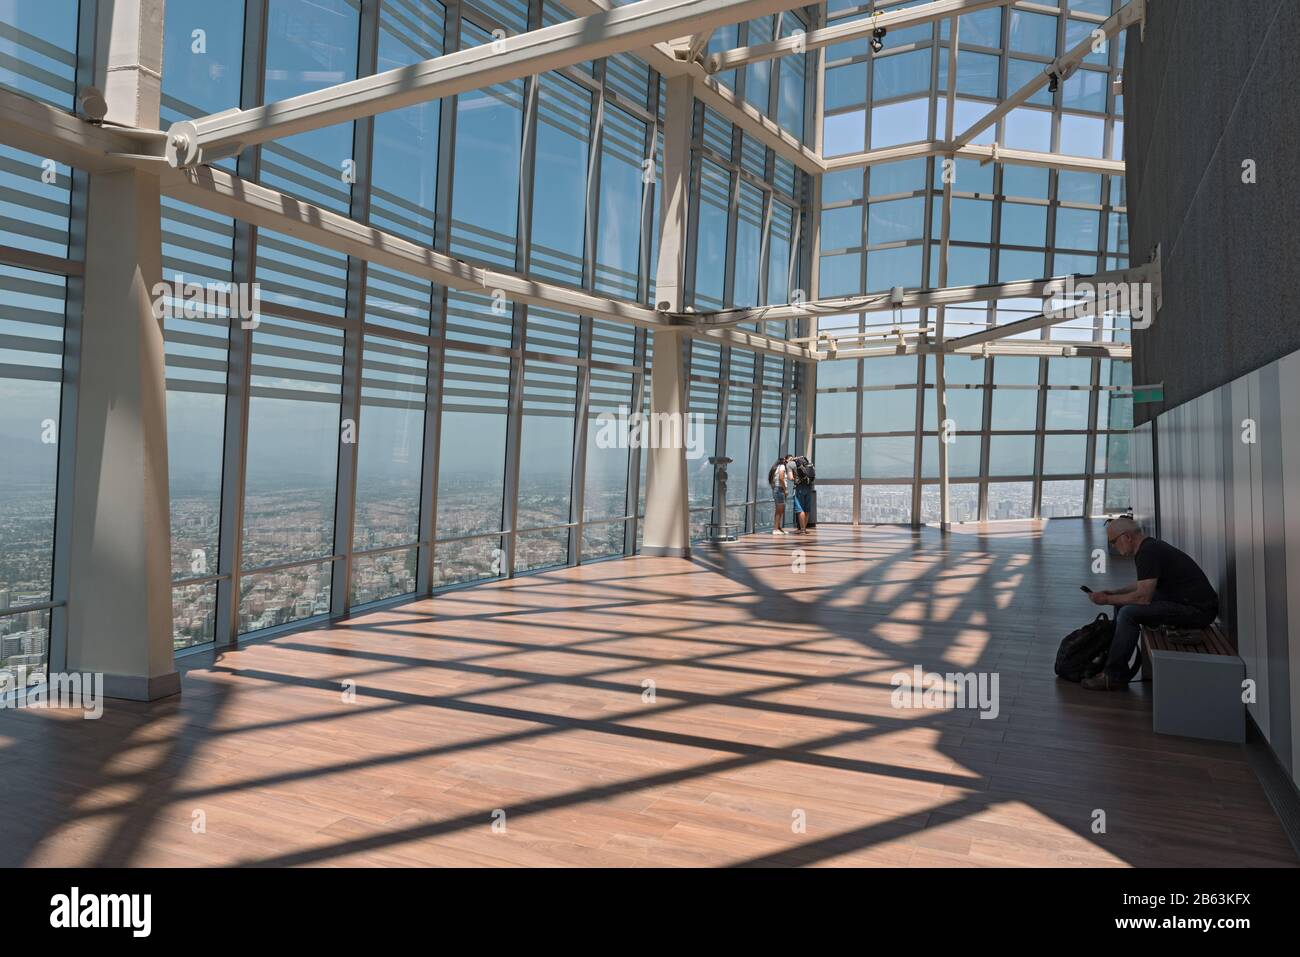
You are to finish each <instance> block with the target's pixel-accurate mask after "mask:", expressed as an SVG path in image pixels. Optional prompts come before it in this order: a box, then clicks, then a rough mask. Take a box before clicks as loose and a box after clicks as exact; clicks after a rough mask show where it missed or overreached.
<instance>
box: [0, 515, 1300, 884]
mask: <svg viewBox="0 0 1300 957" xmlns="http://www.w3.org/2000/svg"><path fill="white" fill-rule="evenodd" d="M1104 541H1105V539H1104V537H1103V535H1102V532H1101V529H1100V527H1099V526H1092V525H1091V524H1090V523H1084V522H1080V521H1057V522H1052V523H1049V524H1047V525H1045V526H1044V525H1039V524H1034V523H1016V524H997V525H990V526H986V527H984V528H979V527H974V526H967V527H960V528H958V529H956V530H955V531H954V532H953V533H952V534H951V535H950V536H949V537H948V538H947V539H946V540H945V539H943V538H942V537H941V536H940V534H939V533H938V532H937V531H936V530H934V529H925V530H922V531H920V532H916V533H913V532H911V531H909V530H906V529H898V528H880V529H872V528H864V529H861V530H853V529H849V528H843V527H834V526H828V527H823V528H820V529H818V530H817V531H816V532H815V533H814V534H812V535H809V536H808V537H807V538H806V539H797V538H776V537H773V536H770V535H763V536H753V537H750V538H747V539H744V540H742V541H740V542H738V543H735V544H731V545H727V546H725V547H724V548H722V549H721V550H717V549H702V550H700V551H699V552H698V554H697V555H696V557H695V558H693V559H692V560H689V561H687V560H678V559H627V560H619V561H612V562H603V563H598V564H593V565H588V566H584V567H581V568H573V569H565V570H559V571H555V572H551V573H546V574H541V575H536V576H531V577H525V578H519V579H516V580H514V581H511V582H501V583H497V584H492V585H487V586H482V587H477V588H472V589H467V590H463V591H458V592H453V593H450V594H447V595H443V596H441V597H438V598H436V599H434V600H431V601H421V602H416V603H413V604H410V605H405V606H402V607H400V608H397V609H395V610H388V611H384V612H380V613H373V614H369V615H364V616H361V617H358V618H356V619H355V620H353V621H351V622H348V623H346V624H343V625H339V626H336V627H333V628H328V629H321V630H317V631H308V632H300V633H296V634H289V635H284V636H281V637H278V638H275V639H272V640H267V641H261V642H255V643H252V644H249V645H247V646H246V647H243V648H241V649H239V650H237V651H230V652H226V653H224V654H222V655H220V656H219V659H218V660H216V661H215V662H213V661H211V660H208V661H203V660H202V659H193V658H191V659H186V661H187V662H188V663H187V664H186V667H185V670H184V676H183V686H184V693H183V695H182V696H181V697H179V698H173V699H170V700H168V701H164V702H158V703H155V704H153V705H144V704H133V703H127V702H109V707H108V708H107V710H106V712H105V714H104V716H103V718H102V719H100V720H98V721H83V720H81V718H80V717H79V716H75V715H72V714H69V713H66V712H63V713H59V712H36V711H12V710H9V711H0V864H5V865H18V864H26V865H214V864H223V865H224V864H254V865H530V866H553V865H584V866H586V865H597V866H606V865H608V866H624V865H626V866H637V865H652V866H675V865H687V866H690V865H800V866H805V865H822V864H827V865H885V866H936V865H939V866H945V865H955V866H969V865H1030V866H1069V865H1087V866H1130V865H1132V866H1150V865H1173V866H1182V865H1191V866H1195V865H1220V866H1235V865H1284V864H1295V863H1296V860H1295V857H1294V854H1293V852H1292V850H1291V848H1290V845H1289V844H1288V842H1287V840H1286V838H1285V836H1284V835H1283V832H1282V829H1281V827H1280V825H1279V824H1278V822H1277V820H1276V818H1275V817H1274V815H1273V813H1272V811H1271V810H1270V808H1269V806H1268V803H1267V802H1266V800H1265V798H1264V795H1263V793H1262V791H1261V789H1260V787H1259V785H1258V784H1257V783H1256V781H1255V778H1254V776H1253V775H1252V773H1251V771H1250V769H1249V767H1248V765H1247V763H1246V757H1245V754H1244V752H1243V750H1242V748H1241V747H1238V746H1234V745H1228V744H1216V743H1209V742H1201V741H1194V740H1188V739H1182V738H1172V737H1164V736H1157V735H1155V734H1154V733H1153V732H1152V730H1151V717H1150V686H1149V685H1145V686H1137V687H1135V688H1134V689H1130V690H1128V691H1125V692H1122V693H1110V694H1104V693H1089V692H1085V691H1083V690H1082V689H1080V688H1079V687H1078V686H1077V685H1069V684H1063V683H1058V682H1057V681H1056V680H1055V679H1054V678H1053V676H1052V660H1053V656H1054V653H1055V649H1056V645H1057V643H1058V641H1059V639H1060V637H1061V636H1062V634H1064V632H1066V631H1068V630H1070V629H1071V628H1073V627H1076V626H1077V625H1079V624H1081V623H1082V622H1083V621H1085V620H1087V619H1088V618H1089V617H1091V614H1092V611H1093V609H1092V606H1091V605H1089V604H1088V603H1087V602H1086V601H1085V600H1084V599H1083V597H1082V595H1081V593H1080V592H1079V588H1078V586H1079V584H1080V583H1082V582H1089V583H1091V584H1092V585H1094V586H1096V585H1099V584H1101V582H1100V581H1098V579H1097V576H1091V575H1089V574H1088V565H1089V562H1090V560H1091V554H1090V553H1091V550H1092V549H1093V548H1094V547H1098V546H1099V545H1104ZM797 548H802V549H803V550H804V552H805V555H804V560H805V562H806V566H805V567H804V570H803V571H801V572H800V571H795V570H793V568H792V566H793V565H794V564H795V559H796V556H795V555H794V552H795V549H797ZM1130 576H1131V569H1129V568H1127V567H1124V566H1123V565H1122V563H1120V562H1116V564H1115V567H1113V568H1112V571H1111V576H1110V580H1111V581H1113V582H1115V583H1119V582H1122V581H1125V580H1127V579H1128V578H1129V577H1130ZM916 665H920V666H921V667H922V668H923V669H924V670H925V671H927V672H940V673H949V672H984V673H996V674H997V675H998V679H999V691H1000V701H999V705H1000V712H999V714H998V716H997V717H996V718H995V719H992V720H988V719H982V718H980V717H979V713H978V712H977V711H975V710H970V709H965V710H955V709H953V710H934V709H930V710H925V709H897V708H895V707H893V706H892V704H891V693H892V692H893V691H894V686H893V684H892V683H891V679H892V678H893V676H895V675H896V674H899V673H908V674H910V673H911V672H912V669H913V667H914V666H916ZM650 682H653V695H651V693H650V689H649V683H650ZM351 683H355V685H354V687H355V701H348V700H345V693H344V689H345V688H346V687H351V686H352V684H351ZM1098 812H1104V816H1105V818H1104V823H1105V829H1104V833H1094V829H1093V828H1094V821H1095V820H1098V817H1097V814H1098ZM200 825H201V826H200Z"/></svg>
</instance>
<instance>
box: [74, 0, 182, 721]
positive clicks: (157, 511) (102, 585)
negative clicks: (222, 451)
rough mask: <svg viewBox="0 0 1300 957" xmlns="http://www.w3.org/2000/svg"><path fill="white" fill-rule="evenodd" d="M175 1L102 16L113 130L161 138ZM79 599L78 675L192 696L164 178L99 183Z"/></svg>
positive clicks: (92, 205)
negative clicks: (176, 611)
mask: <svg viewBox="0 0 1300 957" xmlns="http://www.w3.org/2000/svg"><path fill="white" fill-rule="evenodd" d="M162 14H163V3H162V0H116V2H115V3H112V4H101V5H100V7H99V18H100V20H99V22H98V24H97V30H96V33H97V36H98V42H97V55H96V71H95V72H96V77H97V81H98V82H97V85H98V86H99V87H100V88H101V89H102V90H103V91H104V92H105V95H106V98H107V100H108V117H107V118H108V119H109V120H112V121H114V122H117V123H123V124H128V125H132V126H148V127H153V128H155V129H156V128H157V126H158V103H159V87H160V75H161V68H162V36H163V34H162V29H163V18H162ZM85 248H86V271H85V306H84V320H83V324H82V337H81V355H80V375H79V381H78V401H77V427H76V449H75V464H74V466H73V479H72V484H73V489H72V501H71V503H61V505H62V506H63V507H68V506H69V504H70V506H71V509H72V531H71V546H70V568H69V590H68V638H67V664H66V667H67V669H68V670H69V671H92V672H103V673H104V692H105V694H107V695H109V696H110V697H117V698H133V699H137V700H152V699H154V698H160V697H164V696H166V695H170V694H176V693H177V692H179V690H180V679H179V676H178V675H177V673H176V668H175V664H174V662H173V658H172V595H171V554H170V553H171V524H170V518H169V505H170V500H169V495H168V487H167V408H166V400H167V386H166V372H165V367H164V353H163V327H162V321H161V320H160V319H157V318H155V317H154V312H153V301H154V286H155V284H156V283H158V282H160V281H161V279H162V251H161V208H160V202H159V187H158V178H157V177H156V176H152V175H149V174H147V173H140V172H136V171H134V170H122V171H118V172H111V173H95V174H92V175H91V176H90V185H89V193H88V197H87V213H86V243H85Z"/></svg>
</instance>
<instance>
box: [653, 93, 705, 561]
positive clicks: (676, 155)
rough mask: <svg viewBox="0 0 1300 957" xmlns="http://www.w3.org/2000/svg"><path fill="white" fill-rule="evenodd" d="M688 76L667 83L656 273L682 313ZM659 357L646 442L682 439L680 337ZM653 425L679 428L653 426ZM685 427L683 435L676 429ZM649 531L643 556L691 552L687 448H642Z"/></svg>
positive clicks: (663, 299) (662, 293) (666, 300)
mask: <svg viewBox="0 0 1300 957" xmlns="http://www.w3.org/2000/svg"><path fill="white" fill-rule="evenodd" d="M691 84H692V81H691V78H690V77H689V76H677V77H671V78H669V79H668V81H667V102H666V103H665V107H664V177H663V178H664V197H663V202H662V203H661V204H660V220H659V269H658V273H657V274H656V276H655V299H656V300H657V302H658V308H660V309H663V310H667V311H674V312H675V311H679V310H680V309H681V308H682V307H683V305H684V302H683V295H682V293H683V289H684V282H683V280H684V278H685V277H684V275H683V273H684V263H685V252H686V206H687V190H688V188H689V184H690V164H691V116H692V113H693V107H694V99H695V96H694V93H693V92H692V85H691ZM654 337H655V339H654V359H653V361H652V363H651V367H650V415H651V420H652V422H648V423H646V424H645V425H646V428H645V430H644V431H643V435H642V438H643V440H644V441H647V442H649V440H650V439H651V438H652V437H654V435H655V432H658V434H659V438H660V439H667V438H671V437H673V436H674V435H680V436H682V437H683V439H684V437H685V429H686V369H685V355H684V353H685V349H684V345H685V343H683V341H682V338H683V333H681V332H676V331H669V330H667V329H656V330H655V333H654ZM652 423H675V425H676V426H677V427H674V428H669V429H664V428H657V429H654V430H652V429H651V428H650V426H651V424H652ZM678 428H680V432H679V431H678ZM645 453H646V454H648V455H649V459H648V461H647V464H646V500H645V532H644V536H643V539H642V545H641V553H642V554H643V555H672V556H679V557H686V556H688V555H690V553H691V547H690V541H691V536H690V512H689V510H688V508H687V501H688V499H687V486H686V446H685V442H684V441H681V442H672V441H656V442H654V443H653V444H649V445H648V447H647V448H646V449H645Z"/></svg>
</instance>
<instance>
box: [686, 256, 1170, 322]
mask: <svg viewBox="0 0 1300 957" xmlns="http://www.w3.org/2000/svg"><path fill="white" fill-rule="evenodd" d="M1159 276H1160V259H1159V256H1158V254H1157V255H1156V257H1155V258H1153V260H1152V261H1151V262H1149V263H1145V264H1143V265H1141V266H1130V267H1129V268H1127V269H1112V270H1109V271H1107V272H1099V273H1094V274H1092V275H1078V274H1076V275H1070V276H1055V277H1050V278H1047V279H1020V280H1016V281H1015V282H998V283H987V284H983V285H975V286H949V287H946V288H938V289H912V290H908V291H905V292H904V293H903V298H902V301H901V302H899V303H892V302H891V301H890V298H889V297H890V294H889V293H887V292H882V293H873V294H870V295H864V296H839V297H836V298H831V299H817V300H809V301H807V302H796V303H787V304H785V305H779V306H755V307H750V308H744V309H720V310H717V311H715V312H701V313H698V314H697V319H698V321H699V323H700V324H701V325H704V326H713V325H732V324H734V323H738V322H752V321H754V320H760V319H767V320H772V321H778V320H785V319H800V318H807V317H808V316H812V315H822V316H833V315H841V314H844V313H850V312H886V311H888V310H890V309H893V308H899V309H921V308H927V307H931V308H933V307H937V306H956V305H961V304H963V303H968V302H993V301H995V300H998V299H1042V298H1043V297H1045V296H1049V295H1052V294H1053V293H1055V292H1058V291H1060V290H1062V289H1068V288H1073V287H1074V286H1075V285H1080V284H1083V283H1090V284H1091V285H1092V286H1093V287H1094V288H1096V287H1097V286H1101V285H1104V284H1120V283H1126V284H1132V283H1144V282H1150V283H1152V284H1153V285H1154V286H1155V297H1156V302H1157V304H1158V303H1159V301H1160V289H1159Z"/></svg>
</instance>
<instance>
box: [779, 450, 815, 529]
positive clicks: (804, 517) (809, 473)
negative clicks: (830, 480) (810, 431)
mask: <svg viewBox="0 0 1300 957" xmlns="http://www.w3.org/2000/svg"><path fill="white" fill-rule="evenodd" d="M786 468H787V469H788V470H789V473H790V474H791V475H793V476H794V514H795V519H796V521H797V522H798V523H799V534H800V535H806V534H808V506H809V505H810V504H812V499H811V495H810V493H811V492H812V490H813V483H814V482H815V481H817V472H816V470H815V469H814V468H813V464H812V462H810V461H809V460H808V457H807V456H806V455H791V456H790V457H789V461H788V462H787V463H786Z"/></svg>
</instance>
